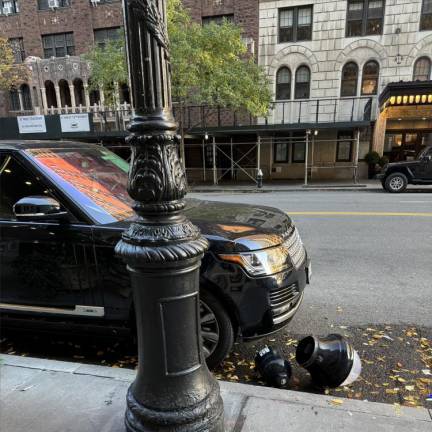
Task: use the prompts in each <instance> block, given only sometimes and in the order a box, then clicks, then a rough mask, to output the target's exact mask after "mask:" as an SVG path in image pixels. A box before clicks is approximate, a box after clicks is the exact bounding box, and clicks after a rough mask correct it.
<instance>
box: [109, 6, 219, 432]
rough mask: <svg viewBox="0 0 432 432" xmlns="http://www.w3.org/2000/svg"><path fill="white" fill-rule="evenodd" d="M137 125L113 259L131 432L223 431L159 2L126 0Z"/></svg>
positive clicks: (199, 244)
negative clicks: (128, 362)
mask: <svg viewBox="0 0 432 432" xmlns="http://www.w3.org/2000/svg"><path fill="white" fill-rule="evenodd" d="M123 2H124V3H123V5H124V14H125V29H126V40H127V53H128V64H129V75H130V82H131V86H132V97H133V104H134V107H135V113H136V114H135V116H134V118H133V119H132V121H131V123H130V125H129V126H128V130H129V132H130V135H129V136H128V138H127V141H128V143H129V144H130V146H131V150H132V158H131V164H130V169H129V183H128V191H129V194H130V196H131V197H132V198H133V199H134V201H135V204H134V210H135V212H136V213H137V218H136V220H135V221H134V222H133V223H132V224H131V225H130V227H129V229H128V230H127V231H125V232H124V234H123V236H122V239H121V241H120V242H119V243H118V244H117V246H116V253H117V254H118V255H119V256H121V257H122V258H123V260H124V261H125V262H126V264H127V267H128V270H129V272H130V274H131V280H132V288H133V294H134V304H135V313H136V320H137V336H138V357H139V365H138V371H137V377H136V379H135V381H134V382H133V384H132V385H131V386H130V388H129V391H128V395H127V409H126V416H125V422H126V428H127V430H128V431H129V432H143V431H164V432H165V431H176V432H186V431H187V432H195V431H200V432H201V431H202V432H204V431H208V432H221V431H223V404H222V400H221V397H220V392H219V385H218V383H217V381H216V380H215V379H214V377H213V376H212V375H211V374H210V372H209V370H208V368H207V365H206V363H205V358H204V355H203V351H202V348H201V334H200V314H199V312H200V310H199V309H200V304H199V267H200V263H201V258H202V256H203V254H204V253H205V251H206V250H207V247H208V243H207V240H206V239H205V238H204V237H203V236H202V235H201V233H200V231H199V229H198V228H197V227H196V226H194V225H193V224H192V223H191V222H190V221H189V220H188V219H187V218H186V217H185V216H184V214H183V213H182V210H183V209H184V206H185V203H184V200H183V198H184V197H185V195H186V178H185V173H184V170H183V168H182V164H181V162H180V159H179V153H178V145H179V140H178V137H177V135H176V130H177V124H176V123H175V121H174V119H173V115H172V105H171V88H170V86H171V84H170V62H169V52H168V38H167V32H166V10H165V8H166V4H165V0H123Z"/></svg>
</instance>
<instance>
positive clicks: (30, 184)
mask: <svg viewBox="0 0 432 432" xmlns="http://www.w3.org/2000/svg"><path fill="white" fill-rule="evenodd" d="M48 194H49V192H48V191H47V190H46V188H45V186H44V185H43V184H42V182H41V180H40V179H39V178H38V177H36V176H35V175H33V174H32V173H31V172H30V171H29V170H28V169H27V168H25V167H24V166H23V165H21V164H20V163H19V162H18V161H17V160H16V159H15V158H14V157H13V156H12V155H11V154H7V153H0V219H9V220H10V219H14V214H13V206H14V204H15V203H16V202H17V201H18V200H20V199H21V198H24V197H26V196H32V195H48Z"/></svg>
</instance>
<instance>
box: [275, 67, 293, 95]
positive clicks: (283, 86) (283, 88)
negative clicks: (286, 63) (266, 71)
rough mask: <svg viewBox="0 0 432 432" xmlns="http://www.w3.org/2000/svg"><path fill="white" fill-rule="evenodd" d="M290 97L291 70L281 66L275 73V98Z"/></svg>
mask: <svg viewBox="0 0 432 432" xmlns="http://www.w3.org/2000/svg"><path fill="white" fill-rule="evenodd" d="M290 98H291V71H290V70H289V69H288V68H287V67H281V68H280V69H279V70H278V71H277V74H276V99H277V100H281V99H290Z"/></svg>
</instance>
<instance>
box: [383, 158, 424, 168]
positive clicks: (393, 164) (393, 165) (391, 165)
mask: <svg viewBox="0 0 432 432" xmlns="http://www.w3.org/2000/svg"><path fill="white" fill-rule="evenodd" d="M419 163H420V161H419V160H412V161H402V162H391V163H388V164H387V165H386V166H387V169H388V168H398V167H410V166H416V165H418V164H419Z"/></svg>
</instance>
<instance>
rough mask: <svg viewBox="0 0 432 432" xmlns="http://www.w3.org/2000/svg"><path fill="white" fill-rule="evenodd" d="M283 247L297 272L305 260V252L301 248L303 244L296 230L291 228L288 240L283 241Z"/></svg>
mask: <svg viewBox="0 0 432 432" xmlns="http://www.w3.org/2000/svg"><path fill="white" fill-rule="evenodd" d="M284 245H285V246H286V247H287V249H288V253H289V256H290V257H291V261H292V263H293V265H294V267H295V268H296V270H298V269H299V268H300V266H301V265H302V264H303V261H304V260H305V258H306V250H305V248H304V246H303V242H302V241H301V238H300V234H299V232H298V230H297V228H295V227H292V230H291V232H290V234H289V236H288V238H287V239H286V240H285V242H284Z"/></svg>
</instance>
